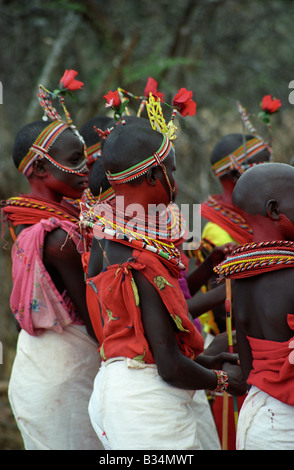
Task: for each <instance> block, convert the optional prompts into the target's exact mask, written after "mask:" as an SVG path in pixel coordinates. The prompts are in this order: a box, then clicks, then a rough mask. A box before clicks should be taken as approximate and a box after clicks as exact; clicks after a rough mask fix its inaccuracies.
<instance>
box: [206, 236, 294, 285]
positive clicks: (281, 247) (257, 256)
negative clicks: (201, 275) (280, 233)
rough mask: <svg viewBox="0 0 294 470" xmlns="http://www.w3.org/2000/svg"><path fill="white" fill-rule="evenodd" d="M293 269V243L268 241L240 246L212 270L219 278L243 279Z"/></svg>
mask: <svg viewBox="0 0 294 470" xmlns="http://www.w3.org/2000/svg"><path fill="white" fill-rule="evenodd" d="M293 267H294V242H291V241H283V240H280V241H279V240H278V241H268V242H261V243H248V244H246V245H240V246H239V247H237V248H236V249H235V250H234V251H233V253H232V254H231V255H230V256H229V257H228V258H227V259H226V260H224V261H223V262H222V263H220V264H219V265H218V266H216V267H215V268H214V270H215V272H216V273H218V274H219V275H220V276H221V277H229V278H232V279H234V278H243V277H250V276H256V275H258V274H262V273H264V272H268V271H274V270H277V269H283V268H293Z"/></svg>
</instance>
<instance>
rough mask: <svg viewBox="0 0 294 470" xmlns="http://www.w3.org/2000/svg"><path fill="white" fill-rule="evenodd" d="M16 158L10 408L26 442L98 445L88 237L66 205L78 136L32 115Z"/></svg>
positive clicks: (55, 446) (76, 177)
mask: <svg viewBox="0 0 294 470" xmlns="http://www.w3.org/2000/svg"><path fill="white" fill-rule="evenodd" d="M39 93H42V96H41V98H42V100H43V101H44V100H45V101H46V94H43V91H42V90H40V91H39ZM13 162H14V164H15V166H16V168H17V169H18V170H19V171H20V172H21V173H22V174H23V175H25V176H26V178H27V180H28V183H29V186H30V193H29V194H27V195H20V196H18V197H11V198H9V199H8V200H6V201H3V202H2V211H3V215H4V217H5V219H6V221H7V223H8V224H9V227H10V229H11V233H12V235H13V238H14V244H13V247H12V263H13V265H12V277H13V287H12V292H11V297H10V306H11V310H12V313H13V315H14V316H15V318H16V319H17V321H18V324H19V327H20V333H19V337H18V342H17V349H16V355H15V359H14V363H13V366H12V371H11V377H10V382H9V392H8V393H9V401H10V404H11V408H12V411H13V414H14V417H15V420H16V422H17V425H18V426H19V429H20V431H21V435H22V438H23V441H24V446H25V449H27V450H83V449H85V450H86V449H92V450H98V449H103V447H102V445H101V442H100V441H99V440H98V439H97V436H96V434H95V433H94V431H93V429H92V426H91V423H90V420H89V416H88V413H87V407H88V401H89V397H90V393H91V388H92V385H93V380H94V377H95V375H96V373H97V371H98V369H99V360H100V359H99V354H98V350H97V348H98V343H97V339H96V337H95V334H94V331H93V327H92V324H91V322H90V319H89V314H88V310H87V306H86V296H85V282H84V273H83V267H82V261H81V254H82V253H83V251H84V250H85V249H86V248H87V247H86V244H87V237H86V236H85V237H83V235H82V234H81V233H80V230H79V214H78V212H76V211H75V209H74V208H69V207H65V206H64V205H62V198H63V197H69V198H73V199H76V198H79V197H80V196H81V194H82V192H83V191H84V189H85V187H86V186H87V185H88V168H87V165H86V159H85V151H84V143H83V141H82V140H81V138H80V137H79V135H78V134H77V131H76V129H75V128H74V127H73V125H72V124H71V123H68V122H67V121H63V120H61V119H59V118H55V119H50V120H49V122H48V121H35V122H32V123H29V124H27V125H25V126H24V127H23V128H22V129H21V130H20V131H19V133H18V134H17V136H16V139H15V143H14V148H13Z"/></svg>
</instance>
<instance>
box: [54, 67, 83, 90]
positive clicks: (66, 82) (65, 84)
mask: <svg viewBox="0 0 294 470" xmlns="http://www.w3.org/2000/svg"><path fill="white" fill-rule="evenodd" d="M77 74H78V72H76V71H75V70H66V71H65V72H64V74H63V76H62V77H61V79H60V81H59V84H60V86H61V87H62V88H66V89H67V90H69V91H73V90H79V89H80V88H82V86H83V85H84V84H83V82H80V81H79V80H75V76H76V75H77Z"/></svg>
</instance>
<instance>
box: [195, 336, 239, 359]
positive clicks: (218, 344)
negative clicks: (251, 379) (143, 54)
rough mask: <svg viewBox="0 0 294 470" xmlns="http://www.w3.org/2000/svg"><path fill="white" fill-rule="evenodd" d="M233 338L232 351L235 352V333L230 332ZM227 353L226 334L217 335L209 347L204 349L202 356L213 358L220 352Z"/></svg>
mask: <svg viewBox="0 0 294 470" xmlns="http://www.w3.org/2000/svg"><path fill="white" fill-rule="evenodd" d="M232 337H233V349H234V352H236V348H237V340H236V331H235V330H234V331H232ZM228 351H229V342H228V334H227V333H226V332H223V333H219V334H218V335H216V336H215V337H214V339H213V340H212V342H211V343H210V344H209V346H208V347H207V348H206V349H204V351H203V354H205V356H215V355H216V354H220V353H221V352H228Z"/></svg>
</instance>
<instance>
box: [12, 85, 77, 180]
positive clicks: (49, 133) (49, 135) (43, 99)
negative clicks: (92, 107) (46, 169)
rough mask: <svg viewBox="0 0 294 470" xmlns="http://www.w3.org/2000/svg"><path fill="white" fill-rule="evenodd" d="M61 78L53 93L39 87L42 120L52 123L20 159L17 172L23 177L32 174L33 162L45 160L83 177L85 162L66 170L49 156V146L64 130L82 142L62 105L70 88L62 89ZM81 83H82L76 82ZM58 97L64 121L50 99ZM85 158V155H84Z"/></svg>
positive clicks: (41, 86)
mask: <svg viewBox="0 0 294 470" xmlns="http://www.w3.org/2000/svg"><path fill="white" fill-rule="evenodd" d="M63 78H64V76H63V77H62V79H61V80H60V88H58V89H56V90H55V91H54V92H53V93H51V92H50V91H48V90H46V88H44V87H43V85H39V90H38V95H37V97H38V100H39V103H40V106H41V107H42V109H43V110H44V113H45V114H44V117H43V120H44V121H46V120H48V119H50V120H51V121H52V122H51V123H50V124H49V125H48V126H47V127H45V129H43V130H42V132H41V133H40V134H39V135H38V137H37V138H36V140H35V142H34V143H33V145H32V146H31V147H30V149H29V151H28V153H27V154H26V155H25V157H24V158H23V159H22V161H21V162H20V164H19V166H18V170H19V171H20V172H21V173H23V174H24V175H25V176H27V177H29V176H30V175H31V173H32V166H33V163H34V161H36V160H39V159H43V158H46V159H47V160H49V161H50V162H51V163H52V164H53V165H55V166H56V167H57V168H59V169H60V170H62V171H65V172H68V173H75V174H77V175H84V173H85V169H86V160H85V161H84V162H82V164H81V165H79V166H78V167H76V168H68V167H65V166H63V165H60V164H59V163H58V162H56V161H55V160H54V159H53V158H52V157H51V156H50V155H49V153H48V152H49V150H50V148H51V146H52V145H53V144H54V142H55V141H56V139H57V138H58V137H59V136H60V134H61V133H62V132H63V131H65V130H66V129H71V130H72V131H73V132H74V133H75V135H76V136H77V137H78V138H79V139H80V140H81V141H82V142H83V144H84V141H83V138H82V136H81V135H80V134H79V132H78V131H77V129H76V127H75V126H74V125H73V123H72V120H71V117H70V113H69V112H68V110H67V109H66V107H65V103H64V96H63V95H64V94H65V93H66V92H67V91H68V90H70V88H63V82H62V81H63ZM78 83H82V82H78ZM56 96H58V98H59V101H60V103H61V106H62V108H63V111H64V114H65V121H63V120H62V118H61V116H60V115H59V113H58V112H57V110H56V109H55V108H54V106H53V104H52V98H53V97H56ZM85 156H86V154H85Z"/></svg>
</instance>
